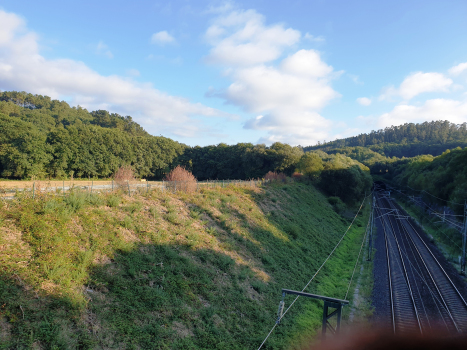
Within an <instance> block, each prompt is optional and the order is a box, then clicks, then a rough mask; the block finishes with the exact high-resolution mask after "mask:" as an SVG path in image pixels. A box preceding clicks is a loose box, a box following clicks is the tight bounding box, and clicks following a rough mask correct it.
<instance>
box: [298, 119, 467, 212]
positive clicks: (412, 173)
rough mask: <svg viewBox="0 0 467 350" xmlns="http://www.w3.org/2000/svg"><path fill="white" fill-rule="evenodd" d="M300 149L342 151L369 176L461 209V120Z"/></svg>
mask: <svg viewBox="0 0 467 350" xmlns="http://www.w3.org/2000/svg"><path fill="white" fill-rule="evenodd" d="M304 150H305V151H308V152H307V153H305V154H307V155H308V154H310V153H312V152H322V151H323V150H324V151H326V152H327V154H329V155H336V156H340V155H345V156H347V157H350V158H352V159H354V160H356V161H358V162H361V163H363V164H365V166H367V167H368V168H369V169H370V173H371V174H372V175H378V176H379V178H380V179H383V180H385V181H387V182H390V183H392V184H393V185H395V186H397V187H398V188H401V189H406V190H409V191H410V192H411V193H413V194H418V195H422V196H423V197H424V200H425V202H427V203H436V204H438V205H441V206H444V205H448V206H450V207H451V208H452V209H453V210H454V211H455V212H457V213H458V214H462V213H463V203H464V201H465V200H466V199H467V130H466V123H464V124H461V125H457V124H453V123H450V122H448V121H433V122H425V123H422V124H404V125H401V126H397V127H391V128H386V129H384V130H379V131H373V132H371V133H370V134H361V135H358V136H355V137H350V138H347V139H342V140H336V141H333V142H328V143H325V144H319V145H316V146H313V147H305V148H304Z"/></svg>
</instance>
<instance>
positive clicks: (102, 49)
mask: <svg viewBox="0 0 467 350" xmlns="http://www.w3.org/2000/svg"><path fill="white" fill-rule="evenodd" d="M96 54H98V55H100V56H105V57H107V58H114V55H113V54H112V52H111V51H110V50H109V47H108V46H107V45H106V44H104V42H103V41H102V40H101V41H99V43H98V44H97V46H96Z"/></svg>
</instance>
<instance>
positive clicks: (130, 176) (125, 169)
mask: <svg viewBox="0 0 467 350" xmlns="http://www.w3.org/2000/svg"><path fill="white" fill-rule="evenodd" d="M114 180H115V182H116V183H117V185H118V186H124V185H126V184H127V183H128V182H131V181H134V180H135V174H134V172H133V169H132V168H131V166H129V165H125V166H122V167H120V168H118V170H117V171H116V172H115V174H114Z"/></svg>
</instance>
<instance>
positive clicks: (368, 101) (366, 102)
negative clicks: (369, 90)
mask: <svg viewBox="0 0 467 350" xmlns="http://www.w3.org/2000/svg"><path fill="white" fill-rule="evenodd" d="M357 102H358V103H359V104H361V105H362V106H369V105H371V99H369V98H368V97H359V98H357Z"/></svg>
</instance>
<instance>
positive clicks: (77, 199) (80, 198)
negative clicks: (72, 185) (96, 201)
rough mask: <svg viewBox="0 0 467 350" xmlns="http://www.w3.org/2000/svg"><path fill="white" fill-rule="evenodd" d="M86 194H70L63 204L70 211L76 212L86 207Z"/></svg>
mask: <svg viewBox="0 0 467 350" xmlns="http://www.w3.org/2000/svg"><path fill="white" fill-rule="evenodd" d="M86 197H87V193H72V194H70V195H69V196H68V197H66V198H65V200H64V202H65V203H66V204H67V205H68V207H69V208H70V209H71V210H72V211H74V212H75V211H78V210H80V209H81V208H83V207H84V206H85V205H86V202H87V201H86Z"/></svg>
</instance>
